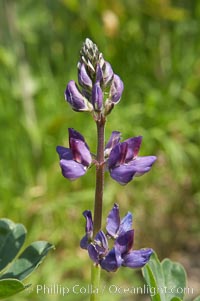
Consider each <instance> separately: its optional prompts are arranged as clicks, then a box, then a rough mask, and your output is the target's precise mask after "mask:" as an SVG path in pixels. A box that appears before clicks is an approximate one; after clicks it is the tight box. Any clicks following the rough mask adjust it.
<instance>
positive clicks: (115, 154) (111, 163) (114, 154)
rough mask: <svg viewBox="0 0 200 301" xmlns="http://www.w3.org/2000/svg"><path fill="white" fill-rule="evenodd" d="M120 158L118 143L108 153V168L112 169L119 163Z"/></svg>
mask: <svg viewBox="0 0 200 301" xmlns="http://www.w3.org/2000/svg"><path fill="white" fill-rule="evenodd" d="M120 157H121V147H120V143H118V144H117V145H115V146H114V147H113V149H112V150H111V152H110V156H109V158H108V161H107V165H108V168H113V167H115V166H116V164H117V163H118V162H119V161H120Z"/></svg>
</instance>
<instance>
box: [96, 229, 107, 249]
mask: <svg viewBox="0 0 200 301" xmlns="http://www.w3.org/2000/svg"><path fill="white" fill-rule="evenodd" d="M94 241H95V244H96V247H97V246H99V247H100V248H99V251H100V252H101V253H104V254H105V253H107V251H108V241H107V238H106V236H105V234H104V232H103V231H101V230H100V231H99V232H98V233H97V234H96V236H95V239H94ZM97 250H98V248H97Z"/></svg>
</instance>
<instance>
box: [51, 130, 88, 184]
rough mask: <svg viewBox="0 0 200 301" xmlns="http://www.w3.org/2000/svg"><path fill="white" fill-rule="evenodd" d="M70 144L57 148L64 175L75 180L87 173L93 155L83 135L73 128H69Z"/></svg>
mask: <svg viewBox="0 0 200 301" xmlns="http://www.w3.org/2000/svg"><path fill="white" fill-rule="evenodd" d="M69 146H70V148H65V147H63V146H57V148H56V150H57V153H58V154H59V157H60V167H61V170H62V174H63V176H64V177H65V178H67V179H69V180H75V179H77V178H79V177H81V176H83V175H84V174H85V173H86V171H87V169H88V167H89V166H90V164H91V162H92V157H91V154H90V150H89V147H88V145H87V144H86V142H85V139H84V138H83V136H82V135H81V134H80V133H79V132H77V131H75V130H74V129H72V128H69Z"/></svg>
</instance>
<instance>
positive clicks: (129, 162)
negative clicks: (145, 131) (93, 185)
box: [107, 136, 156, 185]
mask: <svg viewBox="0 0 200 301" xmlns="http://www.w3.org/2000/svg"><path fill="white" fill-rule="evenodd" d="M141 142H142V137H141V136H138V137H133V138H129V139H127V140H125V141H124V142H122V143H117V144H116V145H115V146H114V147H113V148H112V149H111V152H110V155H109V158H108V160H107V167H108V170H109V172H110V175H111V177H112V178H113V179H114V180H115V181H117V182H118V183H120V184H122V185H125V184H127V183H129V182H130V181H131V180H132V179H133V177H137V176H141V175H143V174H144V173H146V172H148V171H149V170H150V169H151V166H152V164H153V163H154V162H155V161H156V157H155V156H143V157H139V156H138V152H139V149H140V145H141Z"/></svg>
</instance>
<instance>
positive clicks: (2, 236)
mask: <svg viewBox="0 0 200 301" xmlns="http://www.w3.org/2000/svg"><path fill="white" fill-rule="evenodd" d="M25 238H26V229H25V227H24V226H23V225H21V224H15V223H14V222H12V221H11V220H9V219H0V271H1V270H2V269H4V268H5V267H6V266H7V265H8V263H10V262H11V261H12V260H13V259H14V258H15V256H16V255H17V254H18V252H19V250H20V249H21V247H22V245H23V244H24V241H25Z"/></svg>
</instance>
